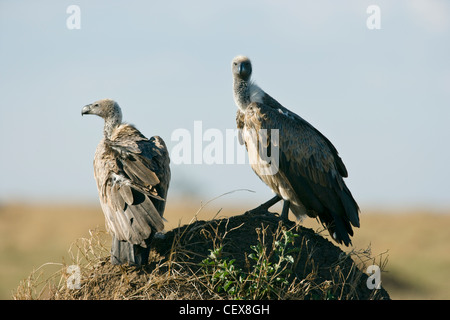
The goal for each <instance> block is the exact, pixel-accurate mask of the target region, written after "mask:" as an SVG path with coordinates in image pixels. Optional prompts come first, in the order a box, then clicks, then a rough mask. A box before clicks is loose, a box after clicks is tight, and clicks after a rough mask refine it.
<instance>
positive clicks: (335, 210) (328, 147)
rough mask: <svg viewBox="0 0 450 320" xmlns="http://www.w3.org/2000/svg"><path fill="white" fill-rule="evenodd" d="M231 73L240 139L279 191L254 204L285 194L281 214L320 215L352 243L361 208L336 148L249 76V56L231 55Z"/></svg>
mask: <svg viewBox="0 0 450 320" xmlns="http://www.w3.org/2000/svg"><path fill="white" fill-rule="evenodd" d="M232 73H233V92H234V100H235V103H236V105H237V106H238V111H237V115H236V122H237V127H238V129H240V130H239V141H240V143H241V144H243V143H245V147H246V149H247V152H248V155H249V161H250V164H251V166H252V169H253V171H254V172H255V173H256V174H257V175H258V176H259V178H260V179H261V180H262V181H263V182H264V183H266V184H267V185H268V186H269V187H270V188H271V189H272V191H273V192H274V193H275V194H276V196H275V197H274V198H272V199H270V200H269V201H268V202H266V203H264V204H262V205H261V206H260V207H258V208H256V209H255V210H257V209H258V210H259V209H265V210H267V209H268V208H269V207H271V206H272V205H274V204H275V203H277V202H278V201H280V200H283V209H282V214H281V219H283V220H287V219H288V212H289V209H291V211H292V212H293V214H294V215H295V216H296V217H297V219H301V218H302V217H304V216H309V217H314V218H318V219H319V221H320V222H321V223H322V224H323V225H324V226H325V227H326V228H327V229H328V231H329V232H330V235H331V236H332V237H333V239H335V240H336V241H337V242H338V243H340V244H342V243H344V244H345V245H346V246H348V245H349V244H351V241H350V236H352V235H353V229H352V225H353V226H354V227H359V208H358V205H357V203H356V201H355V200H354V199H353V196H352V194H351V192H350V190H349V189H348V188H347V186H346V185H345V182H344V180H343V178H345V177H347V169H346V168H345V165H344V163H343V162H342V160H341V158H340V157H339V155H338V152H337V150H336V148H335V147H334V146H333V145H332V144H331V142H330V141H329V140H328V139H327V138H326V137H325V136H324V135H323V134H321V133H320V132H319V131H318V130H317V129H315V128H314V127H313V126H312V125H311V124H309V123H308V122H307V121H305V120H304V119H302V118H301V117H300V116H298V115H297V114H295V113H294V112H292V111H290V110H288V109H286V108H285V107H283V106H282V105H281V104H280V103H278V101H276V100H275V99H273V98H272V97H271V96H270V95H268V94H267V93H266V92H264V91H263V90H262V89H261V88H259V87H258V86H257V85H256V84H255V83H254V82H253V81H252V80H251V79H250V77H251V75H252V65H251V62H250V60H249V59H248V58H247V57H244V56H237V57H235V58H234V59H233V61H232ZM262 129H265V130H262ZM274 129H277V130H274ZM264 131H265V133H264ZM255 133H256V134H255ZM262 133H264V134H262ZM275 134H276V136H275V137H274V136H273V135H275ZM274 138H275V139H274ZM273 149H274V150H275V151H277V152H275V155H276V157H275V156H273V153H274V151H273ZM262 150H266V151H265V153H264V152H263V151H262ZM269 154H270V155H269ZM271 155H272V157H271ZM264 158H265V159H266V160H264ZM267 159H270V161H268V160H267ZM269 166H270V167H271V170H268V168H269ZM274 167H275V170H273V169H274ZM251 211H253V210H251Z"/></svg>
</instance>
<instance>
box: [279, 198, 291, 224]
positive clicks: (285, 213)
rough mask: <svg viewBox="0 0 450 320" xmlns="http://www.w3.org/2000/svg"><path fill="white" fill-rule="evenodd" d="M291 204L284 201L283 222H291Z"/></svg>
mask: <svg viewBox="0 0 450 320" xmlns="http://www.w3.org/2000/svg"><path fill="white" fill-rule="evenodd" d="M290 204H291V202H290V201H288V200H283V211H281V220H282V221H284V222H287V221H289V218H288V215H289V206H290Z"/></svg>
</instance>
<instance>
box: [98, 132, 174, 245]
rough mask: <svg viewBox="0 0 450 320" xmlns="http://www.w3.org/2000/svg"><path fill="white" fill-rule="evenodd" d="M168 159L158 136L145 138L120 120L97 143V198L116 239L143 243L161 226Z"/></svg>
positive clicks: (167, 182)
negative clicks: (109, 137) (108, 136)
mask: <svg viewBox="0 0 450 320" xmlns="http://www.w3.org/2000/svg"><path fill="white" fill-rule="evenodd" d="M101 144H102V142H101ZM169 162H170V160H169V154H168V151H167V148H166V146H165V144H164V141H163V140H162V139H161V138H160V137H152V138H151V139H146V138H145V137H144V136H143V135H142V134H141V133H140V132H139V131H138V130H137V129H136V128H134V127H133V126H131V125H124V124H122V125H121V126H119V127H118V128H117V129H116V131H115V132H114V134H113V135H112V136H111V139H109V140H106V139H105V140H104V141H103V144H102V145H99V148H98V152H96V157H95V159H94V168H95V172H96V179H97V184H98V186H99V190H102V191H101V192H100V193H101V196H100V200H101V202H102V208H103V211H104V212H105V218H106V220H107V226H108V229H109V230H110V231H111V232H112V233H113V234H114V236H115V237H116V238H117V239H118V240H126V241H129V242H131V243H132V244H139V245H141V246H144V247H145V246H146V243H145V240H146V239H147V238H149V236H150V234H151V233H152V232H155V231H156V232H159V231H162V230H163V229H164V220H163V218H162V216H163V213H164V208H165V200H166V197H167V190H168V187H169V182H170V168H169Z"/></svg>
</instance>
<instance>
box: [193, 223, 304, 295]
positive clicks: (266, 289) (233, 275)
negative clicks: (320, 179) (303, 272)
mask: <svg viewBox="0 0 450 320" xmlns="http://www.w3.org/2000/svg"><path fill="white" fill-rule="evenodd" d="M257 232H258V243H257V244H256V245H252V246H250V249H251V250H252V251H253V252H251V253H250V254H249V255H248V259H247V261H248V266H247V272H245V271H244V270H243V269H242V268H240V267H238V266H237V265H236V264H235V262H236V260H235V259H231V260H229V259H227V258H222V254H223V253H222V251H223V246H220V247H218V248H215V249H213V250H210V255H209V256H208V257H207V258H206V259H204V260H203V261H202V263H201V266H202V267H203V272H204V276H205V277H206V278H207V279H209V280H210V284H211V286H212V288H213V290H215V291H217V292H218V293H223V294H225V295H227V297H226V298H230V299H273V298H280V296H281V295H282V293H283V292H284V291H286V289H287V287H288V286H289V283H290V282H289V277H290V275H291V273H292V269H293V267H294V265H295V259H294V254H295V253H298V251H299V249H298V248H292V247H290V246H289V245H290V244H293V243H294V240H295V238H296V237H298V235H297V234H295V233H293V232H292V231H287V230H284V229H282V230H281V232H277V233H276V234H275V235H274V240H273V243H272V246H271V248H270V249H269V248H268V246H267V245H266V243H265V236H266V233H267V232H266V230H265V229H264V230H262V231H261V229H258V230H257Z"/></svg>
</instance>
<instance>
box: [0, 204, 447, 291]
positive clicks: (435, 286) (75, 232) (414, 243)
mask: <svg viewBox="0 0 450 320" xmlns="http://www.w3.org/2000/svg"><path fill="white" fill-rule="evenodd" d="M200 207H201V203H200V201H198V202H195V201H172V202H170V203H168V206H167V209H166V213H165V217H166V219H167V220H168V222H167V224H166V230H172V229H174V228H176V227H179V226H182V225H185V224H188V223H190V222H192V221H194V220H195V219H197V220H211V219H213V218H215V217H216V218H219V217H227V216H232V215H235V214H237V213H238V214H240V213H243V212H244V211H245V210H246V209H250V208H248V207H247V206H242V205H239V206H238V205H234V206H233V205H226V206H223V205H220V204H218V203H216V202H211V203H209V204H208V205H206V206H204V207H203V208H201V210H200ZM222 208H223V209H222ZM271 211H280V207H279V206H276V207H274V208H272V210H271ZM445 213H450V212H430V211H427V210H409V211H400V210H396V211H395V212H392V211H391V212H390V211H387V210H367V209H364V210H363V212H362V215H361V228H360V229H357V230H356V234H355V237H354V238H353V249H360V250H365V249H366V248H368V247H369V246H370V248H371V255H372V256H379V255H381V257H382V258H383V259H384V261H385V262H386V263H387V264H386V266H385V267H384V271H383V272H382V274H381V280H382V285H383V287H384V288H385V289H386V290H387V292H388V293H389V295H390V297H391V298H392V299H450V274H449V273H448V269H449V267H450V254H449V253H450V233H449V232H447V230H448V228H449V227H450V214H445ZM194 217H195V218H194ZM291 218H292V217H291ZM302 225H304V226H305V227H308V228H312V229H314V230H321V229H322V228H321V226H320V225H319V224H318V223H317V222H316V221H315V220H313V219H306V220H305V221H304V222H303V224H302ZM103 226H104V220H103V214H102V212H101V209H100V206H99V205H97V204H95V203H94V204H92V205H86V206H82V205H66V204H61V205H55V204H52V205H44V204H39V205H38V204H13V203H11V204H7V205H6V204H4V205H1V206H0V237H1V239H0V240H1V241H0V298H1V299H11V298H12V293H13V291H15V290H16V289H17V287H18V285H19V282H20V281H21V280H23V279H26V278H27V277H28V276H29V275H30V273H31V272H32V271H33V270H36V269H39V268H40V270H45V272H46V273H49V274H51V273H52V272H57V271H58V270H60V269H61V263H62V262H65V263H66V264H70V261H71V257H70V254H69V252H68V250H69V247H70V246H71V245H72V244H73V242H74V241H75V240H76V239H79V238H87V237H89V230H90V229H91V230H92V229H95V228H98V229H104V227H103ZM321 235H323V236H326V237H327V233H326V232H322V233H321ZM341 249H342V250H344V251H349V250H350V249H349V248H345V247H341ZM51 263H55V264H51ZM44 264H46V265H45V266H43V267H41V266H42V265H44ZM44 277H45V275H44Z"/></svg>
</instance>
